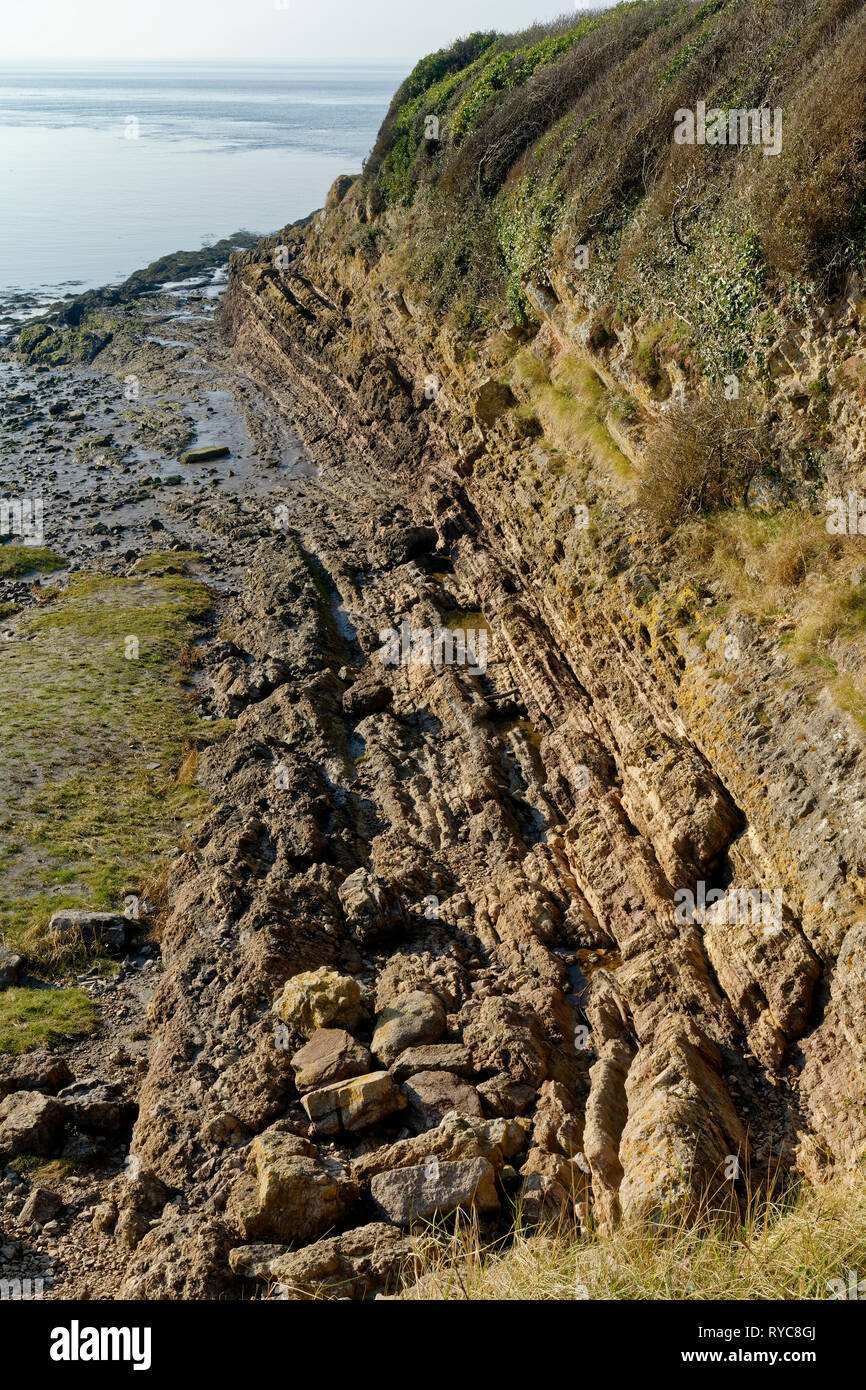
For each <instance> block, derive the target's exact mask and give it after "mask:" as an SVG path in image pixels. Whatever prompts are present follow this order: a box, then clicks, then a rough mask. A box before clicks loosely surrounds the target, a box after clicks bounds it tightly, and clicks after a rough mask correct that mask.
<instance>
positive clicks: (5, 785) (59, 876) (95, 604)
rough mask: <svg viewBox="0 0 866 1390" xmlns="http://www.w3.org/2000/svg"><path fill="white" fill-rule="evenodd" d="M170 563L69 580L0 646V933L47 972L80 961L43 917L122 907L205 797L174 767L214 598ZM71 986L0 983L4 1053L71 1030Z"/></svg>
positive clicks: (180, 758)
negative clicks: (196, 654) (0, 986)
mask: <svg viewBox="0 0 866 1390" xmlns="http://www.w3.org/2000/svg"><path fill="white" fill-rule="evenodd" d="M182 568H183V566H182V565H178V563H177V558H176V557H174V556H172V557H170V564H166V565H165V566H161V565H160V562H159V558H158V557H157V558H154V557H149V559H148V561H147V562H146V564H144V565H143V566H142V569H143V572H142V574H141V576H140V577H133V578H129V579H116V578H112V577H106V576H96V575H94V576H84V577H81V578H78V579H76V580H74V581H73V582H72V583H71V584H70V585H69V587H68V589H67V590H66V591H65V592H64V593H63V594H62V595H61V596H58V597H57V598H56V599H55V600H54V601H53V602H51V603H49V604H48V605H46V606H45V607H43V608H41V609H39V610H36V611H31V612H29V613H28V614H26V615H25V616H23V617H21V618H20V619H19V621H18V623H17V626H16V640H15V641H13V642H9V643H6V644H4V645H3V647H2V649H0V731H2V732H0V736H2V741H3V744H4V747H5V748H6V749H7V751H11V752H12V753H13V754H14V755H13V756H10V757H7V759H6V760H5V764H4V772H3V779H2V789H0V802H2V807H3V810H2V819H0V846H2V848H0V930H2V934H3V937H4V939H5V941H6V943H7V944H8V945H10V946H12V947H14V948H15V949H16V950H17V951H19V952H20V953H22V954H23V955H24V957H25V959H26V962H27V964H28V966H29V968H30V969H31V970H32V971H34V972H36V973H38V974H42V975H43V976H45V977H47V978H50V977H57V976H61V977H62V975H63V973H64V971H65V970H67V969H68V968H70V967H72V966H75V965H79V964H80V963H81V962H80V960H77V959H66V958H65V957H61V956H59V955H58V952H57V950H56V949H55V948H54V947H53V946H52V944H51V942H50V941H49V939H48V937H47V934H46V930H45V928H46V926H47V922H48V918H49V917H50V915H51V913H52V912H53V911H55V910H56V909H58V908H60V907H66V906H75V907H80V906H92V907H94V908H95V909H98V910H103V911H105V910H112V911H121V910H122V909H123V899H124V895H125V894H127V893H140V892H141V891H142V887H143V885H144V883H145V882H146V881H147V880H148V879H150V878H152V877H153V876H154V875H155V874H156V872H157V870H158V868H159V865H160V862H161V859H162V858H163V857H164V856H165V854H166V853H167V851H168V849H169V848H171V847H172V846H175V845H177V844H178V843H179V842H180V841H181V839H182V837H183V833H184V827H185V825H186V824H187V823H188V822H189V821H191V820H194V819H196V818H197V817H199V816H200V814H201V813H202V810H203V807H204V804H205V797H204V793H203V792H202V791H201V790H200V789H198V788H196V787H194V786H192V785H190V779H189V777H188V775H187V773H188V770H189V761H187V763H186V764H185V767H184V770H183V771H182V772H181V776H180V778H179V777H178V772H179V769H181V768H182V765H183V764H184V758H185V754H187V753H188V752H189V751H190V750H191V749H193V748H194V747H195V746H196V745H197V744H200V742H201V739H202V737H203V732H202V725H201V724H200V722H199V721H198V720H197V719H196V718H195V715H194V712H193V706H192V700H191V687H190V686H189V683H188V681H187V679H186V675H185V672H184V670H183V669H182V663H183V662H185V654H186V653H187V651H188V648H187V644H188V643H189V641H190V640H191V639H192V638H193V637H194V633H195V625H196V624H197V623H198V622H199V621H200V620H201V619H202V618H203V616H204V615H205V613H206V612H207V610H208V609H209V608H210V606H211V597H210V594H209V592H208V590H207V589H206V588H205V587H204V586H203V585H202V584H200V583H199V582H198V581H196V580H195V579H194V578H192V577H191V576H190V575H188V574H183V573H178V572H177V571H178V570H179V569H182ZM169 571H174V572H169ZM130 638H134V639H136V640H137V642H138V655H137V657H133V658H132V659H130V658H129V657H128V656H127V652H128V651H133V650H134V648H133V646H132V644H130V643H129V641H128V639H130ZM205 727H206V728H207V730H208V731H209V732H208V736H209V737H211V736H213V737H215V736H217V735H218V734H219V733H220V731H221V730H220V726H218V725H209V726H205ZM58 993H61V994H64V995H65V996H66V997H65V999H64V998H60V997H58ZM73 996H74V991H73V992H67V991H62V992H58V991H45V990H15V991H13V990H8V991H4V992H2V993H0V1051H2V1050H7V1049H9V1048H10V1047H11V1048H13V1050H19V1049H20V1047H21V1046H23V1045H25V1044H26V1045H28V1046H35V1045H38V1044H39V1043H40V1042H42V1041H44V1040H45V1036H46V1033H47V1032H48V1033H51V1035H52V1036H56V1035H57V1033H58V1030H59V1032H61V1033H64V1032H65V1033H69V1032H76V1031H78V1030H79V1025H81V1023H82V1021H86V1020H85V1019H84V1014H85V1013H86V1012H87V1011H86V1010H84V1009H82V1008H81V1007H80V1001H78V1005H79V1006H77V1005H76V1000H75V998H74V997H73Z"/></svg>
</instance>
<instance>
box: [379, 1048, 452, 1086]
mask: <svg viewBox="0 0 866 1390" xmlns="http://www.w3.org/2000/svg"><path fill="white" fill-rule="evenodd" d="M419 1071H450V1072H453V1073H454V1074H455V1075H456V1076H471V1075H472V1053H471V1052H470V1051H469V1048H468V1047H464V1046H463V1044H462V1043H434V1044H433V1045H432V1046H431V1047H407V1048H406V1050H405V1052H401V1053H400V1055H399V1057H398V1058H397V1060H396V1062H393V1063H392V1064H391V1075H392V1076H393V1078H394V1080H395V1081H400V1082H403V1081H406V1080H408V1078H409V1077H410V1076H414V1075H415V1073H416V1072H419Z"/></svg>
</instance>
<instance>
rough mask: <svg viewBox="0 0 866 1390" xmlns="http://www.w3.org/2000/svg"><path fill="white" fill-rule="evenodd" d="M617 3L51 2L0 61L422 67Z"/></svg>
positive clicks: (13, 38) (31, 17)
mask: <svg viewBox="0 0 866 1390" xmlns="http://www.w3.org/2000/svg"><path fill="white" fill-rule="evenodd" d="M614 3H615V0H593V2H592V3H590V0H577V3H572V4H567V3H563V0H548V2H547V3H546V0H438V2H437V4H436V6H435V7H434V6H430V7H427V6H418V7H407V6H406V4H405V0H370V3H368V5H367V6H365V8H364V10H363V11H361V10H360V9H359V7H358V5H357V3H356V0H319V3H318V4H317V5H316V7H315V9H314V10H311V9H310V8H309V7H307V6H304V5H301V4H300V3H298V2H297V0H255V2H254V3H253V4H251V5H247V6H244V7H239V6H238V5H237V4H236V0H150V2H149V4H148V5H147V7H146V10H138V9H137V8H136V7H135V6H125V7H122V6H117V5H116V4H115V3H114V0H77V3H76V5H75V9H74V12H71V11H70V7H69V5H68V3H67V0H42V3H41V4H40V5H39V6H38V8H34V9H33V10H30V11H25V10H23V9H18V10H16V11H14V12H13V13H10V14H8V15H7V16H6V17H5V19H4V32H3V49H4V51H3V54H2V57H0V63H2V62H6V63H37V62H51V63H54V62H59V63H78V62H83V63H90V62H92V63H118V62H123V63H145V62H147V63H170V62H179V63H190V62H234V63H237V62H252V63H270V64H272V65H279V64H283V63H294V64H303V65H316V64H318V65H326V64H332V65H334V66H338V65H341V64H352V65H356V66H357V65H358V64H364V65H376V64H381V65H382V66H392V65H405V66H406V67H407V69H408V68H410V67H412V66H413V65H414V64H415V63H416V62H417V60H418V59H419V58H420V57H422V56H423V55H424V54H425V53H430V52H433V51H435V50H436V49H439V48H443V47H445V46H446V45H448V44H450V43H452V42H453V41H454V40H455V39H457V38H459V37H460V36H461V35H465V34H468V33H471V32H472V31H473V30H476V29H498V30H500V31H503V32H508V31H510V30H519V29H524V28H527V27H528V26H529V25H530V24H533V23H535V22H536V21H539V22H548V21H550V20H552V19H555V18H557V16H559V15H562V14H569V13H570V12H572V11H573V12H580V11H584V10H588V9H609V8H610V7H611V5H612V4H614Z"/></svg>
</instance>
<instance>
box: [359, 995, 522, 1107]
mask: <svg viewBox="0 0 866 1390" xmlns="http://www.w3.org/2000/svg"><path fill="white" fill-rule="evenodd" d="M464 1016H465V1017H464ZM461 1019H462V1020H463V1021H464V1028H463V1038H464V1041H465V1043H466V1045H467V1047H471V1049H472V1055H473V1057H474V1058H475V1063H476V1066H478V1067H479V1068H480V1067H495V1068H496V1070H497V1071H502V1072H507V1073H508V1075H509V1076H511V1078H512V1079H513V1080H514V1081H519V1082H521V1083H522V1084H523V1085H526V1086H539V1085H540V1084H541V1082H542V1081H543V1080H544V1078H545V1077H546V1075H547V1067H548V1054H549V1047H548V1045H547V1043H546V1042H545V1039H544V1034H543V1031H542V1028H541V1025H540V1023H539V1021H538V1018H537V1016H536V1014H535V1011H534V1010H533V1009H532V1007H531V1006H530V1005H529V1004H527V1003H526V1002H525V1001H523V1000H521V999H513V998H512V999H503V998H499V997H496V996H491V997H490V998H488V999H482V1000H480V1001H479V1002H478V1003H474V1002H473V1003H470V1004H467V1005H466V1008H465V1009H464V1010H463V1012H462V1013H461ZM374 1051H375V1048H374Z"/></svg>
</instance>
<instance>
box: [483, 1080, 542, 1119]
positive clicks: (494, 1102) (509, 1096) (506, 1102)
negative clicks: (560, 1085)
mask: <svg viewBox="0 0 866 1390" xmlns="http://www.w3.org/2000/svg"><path fill="white" fill-rule="evenodd" d="M478 1094H479V1096H480V1097H481V1099H482V1102H483V1103H484V1107H485V1109H486V1110H487V1113H488V1115H525V1114H526V1112H527V1110H530V1109H531V1108H532V1106H533V1105H534V1104H535V1102H536V1101H537V1099H538V1090H537V1088H536V1087H535V1086H527V1085H526V1084H525V1083H523V1082H520V1081H512V1080H511V1077H510V1076H506V1075H504V1074H503V1073H500V1074H499V1075H498V1076H492V1077H491V1078H490V1080H489V1081H482V1082H481V1083H480V1085H479V1086H478Z"/></svg>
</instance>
